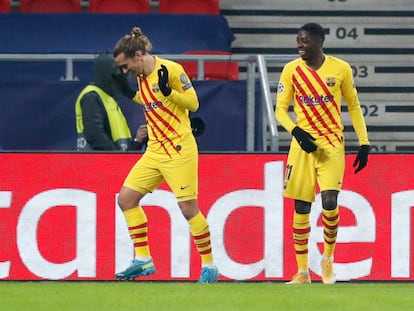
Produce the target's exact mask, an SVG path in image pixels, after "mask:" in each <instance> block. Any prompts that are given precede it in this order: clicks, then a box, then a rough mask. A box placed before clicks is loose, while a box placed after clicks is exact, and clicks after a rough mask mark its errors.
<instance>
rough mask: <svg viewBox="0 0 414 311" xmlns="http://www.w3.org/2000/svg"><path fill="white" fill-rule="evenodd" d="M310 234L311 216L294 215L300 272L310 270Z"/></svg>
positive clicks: (295, 241) (294, 239)
mask: <svg viewBox="0 0 414 311" xmlns="http://www.w3.org/2000/svg"><path fill="white" fill-rule="evenodd" d="M309 233H310V223H309V214H298V213H296V212H295V213H294V215H293V241H294V245H295V252H296V263H297V265H298V270H301V271H307V270H308V268H309V267H308V239H309Z"/></svg>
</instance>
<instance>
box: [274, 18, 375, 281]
mask: <svg viewBox="0 0 414 311" xmlns="http://www.w3.org/2000/svg"><path fill="white" fill-rule="evenodd" d="M324 40H325V34H324V31H323V28H322V26H321V25H319V24H316V23H308V24H306V25H304V26H302V27H301V28H300V29H299V31H298V34H297V37H296V42H297V48H298V51H299V55H300V57H299V58H297V59H295V60H293V61H291V62H290V63H288V64H286V65H285V67H284V68H283V71H282V74H281V77H280V81H279V85H278V90H277V100H276V110H275V116H276V119H277V120H278V121H279V123H280V124H281V125H282V126H283V127H284V128H285V129H286V131H288V132H289V133H292V135H293V138H292V142H291V145H290V150H289V155H288V159H287V166H286V172H285V180H284V196H285V197H287V198H292V199H294V206H295V212H294V217H293V239H294V247H295V252H296V263H297V267H298V272H297V273H296V274H295V275H294V276H293V278H292V280H291V281H290V282H288V284H308V283H311V278H310V276H309V272H308V238H309V233H310V230H311V228H310V223H309V216H310V211H311V204H312V202H314V201H315V187H316V182H318V185H319V189H320V191H321V197H322V222H323V227H324V231H323V236H324V249H323V256H322V260H321V268H322V282H323V283H324V284H333V283H335V282H336V276H335V273H334V269H333V262H334V250H335V245H336V237H337V231H338V225H339V207H338V203H337V198H338V193H339V191H340V190H341V186H342V180H343V177H344V171H345V146H344V144H345V143H344V133H343V130H344V126H343V124H342V121H341V99H342V97H343V98H344V99H345V101H346V103H347V106H348V112H349V114H350V116H351V120H352V124H353V127H354V129H355V132H356V134H357V136H358V140H359V144H360V148H359V151H358V154H357V156H356V159H355V161H354V164H353V165H354V167H356V169H355V173H358V172H359V171H361V170H362V169H363V168H364V167H365V166H366V165H367V162H368V153H369V141H368V134H367V128H366V125H365V120H364V117H363V114H362V111H361V106H360V103H359V99H358V95H357V90H356V88H355V85H354V81H353V76H352V70H351V66H350V65H349V64H348V63H347V62H345V61H343V60H341V59H339V58H335V57H332V56H330V55H326V54H324V52H323V43H324ZM292 100H293V110H294V112H295V114H296V120H295V122H294V121H293V120H292V119H291V118H290V116H289V114H288V110H289V106H290V103H291V101H292Z"/></svg>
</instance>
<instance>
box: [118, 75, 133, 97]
mask: <svg viewBox="0 0 414 311" xmlns="http://www.w3.org/2000/svg"><path fill="white" fill-rule="evenodd" d="M112 79H114V80H115V82H116V84H117V86H118V88H119V90H120V91H121V93H122V94H124V95H125V96H126V97H128V98H129V99H133V98H134V97H135V94H136V93H137V92H136V91H134V90H133V89H131V87H130V86H129V83H128V79H127V77H126V75H124V74H122V73H117V74H114V73H113V74H112Z"/></svg>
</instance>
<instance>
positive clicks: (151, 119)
mask: <svg viewBox="0 0 414 311" xmlns="http://www.w3.org/2000/svg"><path fill="white" fill-rule="evenodd" d="M143 80H144V82H145V88H146V90H147V91H148V93H149V94H150V96H151V97H153V96H154V95H153V94H152V92H151V90H150V89H149V85H148V82H147V80H146V79H145V78H144V79H141V78H140V79H139V84H140V85H139V88H140V93H141V96H142V99H143V101H144V103H145V105H148V104H149V101H148V98H147V97H146V96H145V93H144V92H143V90H144V86H143V83H142V82H143ZM154 99H155V101H157V99H156V98H155V97H154ZM151 112H152V114H153V115H155V117H156V118H157V119H158V120H160V121H161V122H162V123H163V125H164V126H165V127H166V128H167V129H169V130H170V131H171V129H172V128H171V126H170V124H169V123H168V122H166V121H165V120H164V119H163V118H162V117H161V116H160V115H159V114H158V113H156V112H155V110H151ZM144 113H145V116H146V118H147V120H148V125H149V126H150V128H151V131H152V133H153V135H154V137H155V139H156V141H158V142H159V143H160V144H161V147H162V148H163V149H164V151H165V153H166V154H167V155H168V156H169V157H170V158H171V154H170V153H169V152H168V150H167V148H166V146H165V144H164V143H163V142H162V141H161V140H160V137H159V136H158V135H157V134H156V132H155V130H154V129H156V130H157V131H158V132H159V133H160V134H161V136H162V137H163V139H165V140H167V141H168V142H169V144H170V145H171V147H172V148H173V149H174V150H175V151H176V152H177V153H180V152H179V151H178V150H177V148H176V147H175V145H174V143H173V142H172V141H171V139H170V138H169V137H168V136H167V135H166V134H165V133H164V132H163V131H162V130H161V128H160V127H159V126H157V123H156V122H155V121H154V119H153V118H152V117H151V114H150V113H149V112H148V111H146V109H144ZM172 131H173V132H175V130H174V129H172Z"/></svg>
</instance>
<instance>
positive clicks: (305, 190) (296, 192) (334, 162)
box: [283, 145, 345, 202]
mask: <svg viewBox="0 0 414 311" xmlns="http://www.w3.org/2000/svg"><path fill="white" fill-rule="evenodd" d="M344 172H345V149H344V145H341V146H338V147H336V148H329V147H327V148H325V149H320V148H318V149H317V150H316V151H315V152H312V153H306V152H305V151H303V150H302V149H301V148H300V147H299V146H291V148H290V150H289V155H288V160H287V165H286V171H285V180H284V192H283V195H284V196H285V197H287V198H292V199H296V200H301V201H306V202H314V201H315V192H316V182H317V183H318V186H319V190H320V191H324V190H338V191H340V190H341V188H342V181H343V178H344Z"/></svg>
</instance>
